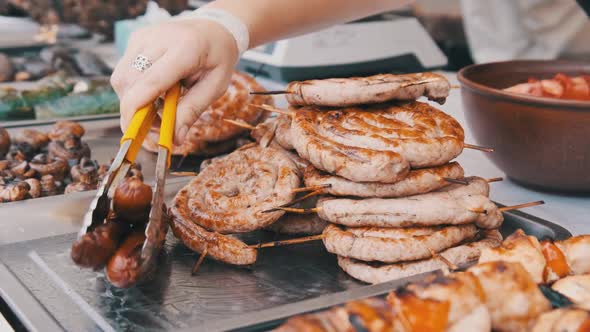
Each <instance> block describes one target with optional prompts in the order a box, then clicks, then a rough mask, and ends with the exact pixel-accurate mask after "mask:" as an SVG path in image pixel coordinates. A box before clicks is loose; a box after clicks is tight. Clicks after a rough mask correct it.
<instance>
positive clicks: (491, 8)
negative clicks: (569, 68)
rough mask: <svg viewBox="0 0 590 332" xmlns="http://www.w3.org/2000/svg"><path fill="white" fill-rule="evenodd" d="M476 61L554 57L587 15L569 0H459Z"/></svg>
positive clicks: (563, 47) (579, 28)
mask: <svg viewBox="0 0 590 332" xmlns="http://www.w3.org/2000/svg"><path fill="white" fill-rule="evenodd" d="M461 7H462V9H463V20H464V27H465V33H466V35H467V40H468V42H469V47H470V49H471V54H472V56H473V58H474V60H475V61H476V62H490V61H502V60H510V59H554V58H556V57H557V56H559V55H560V54H561V53H562V52H563V51H564V49H565V48H566V47H567V45H568V44H569V42H570V41H571V40H572V39H573V38H575V36H576V35H577V34H578V32H580V31H581V30H582V29H583V28H584V26H585V24H587V22H588V19H587V17H586V16H585V14H584V12H583V11H582V10H581V9H580V8H579V7H578V6H577V4H576V3H575V1H571V0H493V1H486V0H461Z"/></svg>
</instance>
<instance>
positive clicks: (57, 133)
mask: <svg viewBox="0 0 590 332" xmlns="http://www.w3.org/2000/svg"><path fill="white" fill-rule="evenodd" d="M84 133H85V130H84V127H82V126H81V125H80V124H79V123H77V122H73V121H58V122H56V123H55V125H53V128H52V129H51V131H50V132H49V135H48V136H49V139H51V140H52V141H65V140H67V139H68V137H69V136H70V135H72V136H75V137H82V136H84Z"/></svg>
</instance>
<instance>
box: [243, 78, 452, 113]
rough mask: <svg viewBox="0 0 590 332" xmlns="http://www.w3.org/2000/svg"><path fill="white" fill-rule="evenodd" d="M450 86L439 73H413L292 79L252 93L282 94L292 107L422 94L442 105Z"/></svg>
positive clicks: (410, 97) (367, 101)
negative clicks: (274, 88)
mask: <svg viewBox="0 0 590 332" xmlns="http://www.w3.org/2000/svg"><path fill="white" fill-rule="evenodd" d="M450 89H451V84H450V83H449V81H448V80H447V79H446V78H445V77H444V76H442V75H439V74H435V73H416V74H401V75H396V74H380V75H374V76H368V77H351V78H329V79H323V80H308V81H300V82H299V81H295V82H291V83H290V84H289V85H288V86H287V89H286V90H285V91H269V92H252V93H253V94H286V97H287V101H288V102H289V103H290V104H291V105H294V106H332V107H338V106H352V105H358V104H376V103H382V102H386V101H390V100H416V99H418V98H420V97H422V96H426V97H427V98H428V99H430V100H434V101H436V102H438V103H440V104H443V103H444V102H445V99H446V98H447V96H448V95H449V91H450Z"/></svg>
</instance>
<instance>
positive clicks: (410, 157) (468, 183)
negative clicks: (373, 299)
mask: <svg viewBox="0 0 590 332" xmlns="http://www.w3.org/2000/svg"><path fill="white" fill-rule="evenodd" d="M352 87H354V88H352ZM449 89H450V84H449V82H448V81H447V80H446V79H445V78H444V77H442V76H439V75H436V74H431V73H425V74H409V75H378V76H373V77H367V78H352V79H336V80H316V81H306V82H295V83H292V84H290V85H289V86H288V88H287V93H288V94H287V99H288V101H289V102H290V103H291V107H290V109H289V111H288V112H287V113H285V112H283V114H281V115H279V116H278V117H277V118H276V119H269V120H267V121H266V122H264V123H263V124H261V125H259V126H258V127H257V128H256V129H255V130H253V132H252V136H253V137H254V138H255V139H256V140H257V141H258V142H259V143H260V144H261V145H270V146H271V147H274V148H283V149H284V150H290V151H292V154H296V157H295V158H294V159H299V161H300V162H298V165H300V169H301V172H302V174H303V183H304V185H305V187H306V188H308V189H309V190H310V191H312V190H314V191H316V193H318V194H321V195H322V197H321V198H320V199H319V200H318V201H317V204H316V206H315V209H313V210H308V211H314V212H317V216H319V218H320V219H321V220H324V221H327V222H329V223H330V225H328V226H327V227H326V228H325V229H324V231H323V234H324V239H323V241H324V244H325V246H326V248H327V250H328V251H329V252H331V253H334V254H336V255H337V256H338V263H339V265H340V266H341V267H342V269H343V270H344V271H346V272H347V273H348V274H350V275H351V276H353V277H354V278H357V279H359V280H362V281H365V282H369V283H378V282H383V281H387V280H392V279H398V278H401V277H405V276H409V275H413V274H418V273H422V272H427V271H431V270H435V269H439V268H443V267H446V266H448V265H451V266H452V265H463V264H467V263H469V262H472V261H474V260H477V258H478V257H479V254H480V251H481V249H482V248H486V247H493V246H497V245H498V244H499V243H500V241H501V239H502V237H501V235H500V233H499V232H498V231H497V229H498V228H499V227H500V226H501V224H502V221H503V217H502V214H501V213H500V212H499V211H498V208H497V207H496V205H495V204H494V203H493V202H491V201H490V199H489V198H488V196H489V185H488V183H487V182H486V180H484V179H482V178H478V177H467V178H465V177H464V171H463V168H462V167H461V166H460V165H459V164H458V163H457V162H452V159H454V158H455V157H456V156H458V155H459V154H460V153H461V152H462V150H463V147H464V142H463V140H464V133H463V129H462V127H461V125H460V124H459V123H458V122H457V121H456V120H455V119H453V118H452V117H451V116H449V115H448V114H446V113H444V112H442V111H440V110H438V109H436V108H435V107H433V106H431V105H429V104H427V103H423V102H418V101H408V100H410V99H415V98H418V97H420V96H426V97H428V98H429V99H431V100H437V101H439V102H442V101H444V98H445V97H446V96H447V95H448V93H449ZM267 109H268V108H267ZM269 132H271V133H272V134H273V135H270V134H269ZM270 136H272V140H270V143H269V139H268V137H270ZM453 180H459V182H462V184H458V183H452V182H455V181H453ZM299 222H300V223H305V221H299ZM276 225H281V221H279V222H277V224H276Z"/></svg>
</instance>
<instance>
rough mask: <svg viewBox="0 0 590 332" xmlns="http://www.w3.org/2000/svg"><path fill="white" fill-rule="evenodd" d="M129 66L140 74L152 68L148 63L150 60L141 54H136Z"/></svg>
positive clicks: (150, 63)
mask: <svg viewBox="0 0 590 332" xmlns="http://www.w3.org/2000/svg"><path fill="white" fill-rule="evenodd" d="M131 66H132V67H133V68H135V69H136V70H137V71H139V72H140V73H143V72H144V71H146V70H148V69H149V68H150V67H151V66H152V62H151V61H150V59H149V58H148V57H147V56H145V55H143V54H138V55H137V56H136V57H135V59H133V62H132V63H131Z"/></svg>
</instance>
